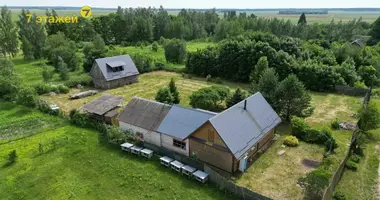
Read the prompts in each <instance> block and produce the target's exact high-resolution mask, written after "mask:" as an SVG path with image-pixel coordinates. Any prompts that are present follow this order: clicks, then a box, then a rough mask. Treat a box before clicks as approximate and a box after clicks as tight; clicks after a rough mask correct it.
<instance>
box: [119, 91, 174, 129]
mask: <svg viewBox="0 0 380 200" xmlns="http://www.w3.org/2000/svg"><path fill="white" fill-rule="evenodd" d="M169 110H170V105H167V104H163V103H160V102H156V101H151V100H148V99H143V98H140V97H133V98H132V100H131V101H130V102H129V103H128V105H127V106H126V107H125V108H124V110H123V112H122V113H121V114H120V115H119V117H118V120H119V121H121V122H124V123H127V124H131V125H134V126H137V127H140V128H144V129H147V130H151V131H156V130H157V128H158V126H159V125H160V123H161V122H162V120H163V119H164V118H165V116H166V115H167V113H168V112H169Z"/></svg>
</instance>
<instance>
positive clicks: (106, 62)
mask: <svg viewBox="0 0 380 200" xmlns="http://www.w3.org/2000/svg"><path fill="white" fill-rule="evenodd" d="M95 62H96V64H97V65H98V66H99V68H100V70H101V71H102V73H103V75H104V78H105V79H106V80H107V81H111V80H115V79H119V78H124V77H128V76H134V75H137V74H139V71H138V70H137V68H136V65H135V63H133V61H132V59H131V57H130V56H129V55H121V56H114V57H107V58H99V59H96V60H95ZM119 66H123V68H124V70H123V71H120V72H112V70H111V68H114V67H119Z"/></svg>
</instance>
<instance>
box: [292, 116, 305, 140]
mask: <svg viewBox="0 0 380 200" xmlns="http://www.w3.org/2000/svg"><path fill="white" fill-rule="evenodd" d="M290 123H291V127H292V135H294V136H296V137H297V138H300V139H301V140H303V138H304V136H305V133H306V130H307V129H309V125H307V124H306V121H305V120H304V119H302V118H300V117H295V116H294V117H293V118H292V119H291V121H290Z"/></svg>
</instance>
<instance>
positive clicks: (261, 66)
mask: <svg viewBox="0 0 380 200" xmlns="http://www.w3.org/2000/svg"><path fill="white" fill-rule="evenodd" d="M268 66H269V64H268V58H267V57H266V56H263V57H260V59H259V61H257V63H256V65H255V68H254V70H252V73H251V77H250V81H255V82H256V83H257V82H259V78H260V76H261V75H262V73H263V72H264V71H265V70H266V69H268Z"/></svg>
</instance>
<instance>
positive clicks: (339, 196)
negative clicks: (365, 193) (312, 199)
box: [333, 191, 346, 200]
mask: <svg viewBox="0 0 380 200" xmlns="http://www.w3.org/2000/svg"><path fill="white" fill-rule="evenodd" d="M333 199H334V200H346V196H345V195H344V194H343V193H342V192H340V191H336V192H334V196H333Z"/></svg>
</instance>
